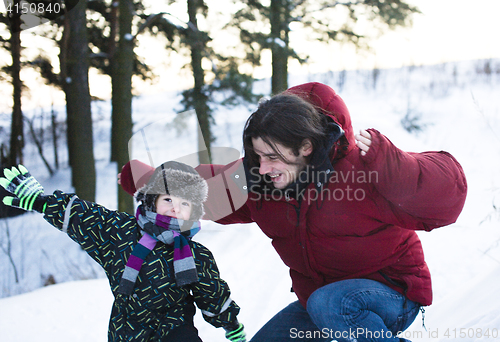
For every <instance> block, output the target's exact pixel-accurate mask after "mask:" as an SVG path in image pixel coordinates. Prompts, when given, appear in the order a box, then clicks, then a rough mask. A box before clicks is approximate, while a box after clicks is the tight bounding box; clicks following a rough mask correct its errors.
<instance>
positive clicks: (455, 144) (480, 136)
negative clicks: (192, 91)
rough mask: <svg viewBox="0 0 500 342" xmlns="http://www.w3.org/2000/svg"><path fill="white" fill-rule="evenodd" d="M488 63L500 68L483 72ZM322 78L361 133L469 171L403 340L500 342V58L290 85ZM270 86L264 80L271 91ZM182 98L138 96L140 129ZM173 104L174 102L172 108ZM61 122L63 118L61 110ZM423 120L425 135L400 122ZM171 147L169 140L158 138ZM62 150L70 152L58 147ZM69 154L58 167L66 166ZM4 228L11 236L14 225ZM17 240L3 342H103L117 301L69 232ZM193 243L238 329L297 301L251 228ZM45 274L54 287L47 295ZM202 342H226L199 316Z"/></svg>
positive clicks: (2, 267)
mask: <svg viewBox="0 0 500 342" xmlns="http://www.w3.org/2000/svg"><path fill="white" fill-rule="evenodd" d="M486 63H490V66H491V69H492V70H493V72H492V73H491V74H489V73H487V72H485V70H486V68H484V66H485V65H486ZM309 81H319V82H324V83H327V84H329V85H331V86H332V87H333V88H334V89H336V91H337V92H338V93H339V94H340V95H341V96H342V98H343V99H344V101H345V102H346V104H347V106H348V108H349V110H350V112H351V115H352V119H353V125H354V128H355V130H359V129H362V128H369V127H374V128H376V129H378V130H379V131H381V132H382V133H383V134H385V135H386V136H387V137H388V138H389V139H390V140H391V141H392V142H394V143H395V144H396V146H398V147H400V148H402V149H404V150H407V151H425V150H446V151H448V152H450V153H451V154H453V155H454V156H455V157H456V158H457V159H458V161H459V162H460V163H461V164H462V166H463V168H464V170H465V174H466V176H467V180H468V185H469V192H468V197H467V201H466V204H465V207H464V210H463V212H462V214H461V216H460V217H459V219H458V220H457V222H456V223H455V224H452V225H450V226H447V227H443V228H440V229H436V230H434V231H432V232H430V233H427V232H419V236H420V238H421V240H422V243H423V246H424V253H425V255H426V260H427V263H428V265H429V268H430V270H431V274H432V277H433V289H434V303H433V305H431V306H429V307H427V308H426V311H425V321H424V323H425V328H424V327H423V325H422V323H423V322H422V316H421V315H419V316H418V317H417V319H416V320H415V322H414V323H413V325H412V326H411V327H410V328H409V329H408V330H407V331H406V332H405V335H404V337H406V338H408V339H410V340H412V341H433V342H435V341H457V340H459V341H464V342H465V341H490V340H497V339H499V338H500V332H499V330H500V297H499V296H498V292H499V291H500V247H499V244H500V234H499V229H498V228H499V221H500V209H498V208H499V207H500V190H499V189H500V180H499V174H500V173H499V171H500V158H499V155H500V144H499V142H500V115H499V111H500V103H499V101H498V87H499V86H500V61H499V60H488V61H484V60H480V61H467V62H456V63H448V64H442V65H435V66H425V67H405V68H401V69H386V70H378V71H373V70H358V71H349V72H344V73H343V72H331V73H327V74H321V75H295V76H293V77H291V79H290V86H293V85H296V84H299V83H303V82H309ZM268 83H269V80H263V81H260V82H258V83H257V85H256V87H257V91H258V92H260V93H266V92H268V90H269V84H268ZM178 100H179V98H178V94H174V93H168V94H157V95H149V96H141V97H136V98H135V99H134V104H133V105H134V121H135V123H136V127H137V128H141V127H145V126H146V125H147V124H148V123H152V122H155V121H156V120H160V119H162V118H163V117H164V116H165V115H167V114H171V113H173V112H174V111H175V110H177V109H178V108H176V106H175V105H172V104H176V103H178ZM166 104H167V105H166ZM93 106H94V107H93V113H94V121H95V128H94V132H95V155H96V160H97V177H98V178H97V182H98V187H97V202H99V203H100V204H103V205H105V206H107V207H109V208H112V209H113V208H115V207H116V187H117V185H116V181H115V179H116V174H117V172H118V170H117V168H116V165H115V164H113V163H109V161H108V155H109V139H108V138H109V128H110V123H109V115H110V114H109V106H110V105H109V102H97V103H94V104H93ZM253 108H254V106H253V105H252V106H250V107H245V106H239V107H236V108H233V109H228V108H217V109H216V110H214V113H216V114H215V115H216V116H215V119H216V122H217V126H216V127H215V128H214V129H215V135H216V136H217V141H216V146H228V147H234V148H236V149H237V150H239V151H241V132H242V129H243V125H244V123H245V120H246V118H247V117H248V115H249V113H250V112H251V111H252V109H253ZM61 115H62V114H61ZM405 115H407V116H408V118H412V117H413V118H415V120H414V121H413V122H414V123H415V122H416V123H417V124H420V125H421V126H422V127H423V129H422V130H421V131H420V132H414V133H409V132H407V131H405V130H404V129H403V128H402V124H401V120H402V119H403V118H404V117H405ZM159 143H161V144H162V145H163V146H165V144H168V143H169V140H168V139H161V141H159ZM60 145H61V146H63V145H64V144H62V143H60ZM26 153H27V158H26V163H25V164H26V166H27V167H28V169H30V170H31V172H32V173H33V174H34V175H35V176H36V177H37V178H38V179H39V180H40V181H41V183H42V184H43V185H44V187H45V189H46V192H51V191H53V190H55V189H56V188H60V189H63V190H66V191H71V188H70V186H69V179H70V177H69V175H70V173H69V169H68V168H67V167H66V166H63V167H61V169H60V170H58V171H57V173H56V175H54V176H53V177H49V176H48V173H47V171H46V170H45V169H44V166H43V164H42V163H41V161H40V158H39V157H38V155H37V152H36V151H35V149H34V148H33V147H31V146H30V145H28V146H27V147H26ZM65 153H66V152H65V151H60V162H61V163H62V165H66V164H67V163H66V160H65V158H66V157H65V156H64V154H65ZM7 227H8V228H7ZM7 229H8V231H9V232H10V240H11V241H12V245H11V248H12V253H11V254H12V256H13V262H14V264H15V265H16V270H17V273H18V277H19V282H18V283H16V282H15V278H14V277H15V276H14V272H13V269H14V268H13V266H12V264H11V263H10V261H9V259H8V258H7V256H6V253H5V252H3V249H2V250H0V272H1V274H2V276H1V278H0V296H1V297H4V298H2V299H0V334H1V340H2V341H5V342H19V341H21V342H23V341H40V342H44V341H50V342H57V341H68V340H71V341H96V342H99V341H102V342H104V341H106V340H107V325H108V318H109V314H110V309H111V303H112V295H111V291H110V290H109V286H108V283H107V280H106V279H105V277H104V274H103V272H102V271H101V270H100V269H99V267H97V266H96V265H95V263H94V262H93V261H92V260H91V259H90V258H88V257H87V256H86V254H85V253H84V252H82V251H81V250H80V249H79V247H78V246H77V245H76V244H75V243H73V242H72V241H71V240H70V239H69V238H68V237H67V236H65V235H64V234H62V233H60V232H59V231H57V230H55V229H53V228H51V227H50V226H49V225H48V224H47V223H46V222H45V221H43V219H42V218H41V215H39V214H36V213H29V214H25V215H22V216H21V217H16V218H10V219H2V220H0V233H1V235H0V245H1V246H2V248H5V247H6V246H7V245H6V241H8V239H7V238H6V232H7ZM197 240H198V241H200V242H201V243H203V244H204V245H206V246H207V247H208V248H209V249H210V250H211V251H212V252H213V254H214V256H215V258H216V260H217V263H218V266H219V269H220V271H221V275H222V277H223V278H224V279H225V280H226V281H227V282H228V284H229V285H230V287H231V290H232V298H233V299H234V300H235V301H236V302H237V303H238V304H239V305H240V306H241V308H242V310H241V313H240V315H239V319H240V321H241V322H242V323H243V324H244V325H245V328H246V331H247V335H248V336H249V337H251V336H252V335H253V334H254V333H255V332H256V331H257V330H258V329H259V328H260V327H261V326H262V325H263V324H264V323H265V322H266V321H267V320H268V319H269V318H271V317H272V316H273V315H274V314H275V313H276V312H278V311H279V310H281V309H282V308H283V307H285V306H286V305H287V304H288V303H290V302H291V301H294V300H295V299H296V298H295V296H294V294H293V293H291V292H290V286H291V283H290V279H289V275H288V270H287V268H286V267H285V266H284V265H283V263H282V261H281V260H280V258H279V256H278V255H277V254H276V253H275V252H274V250H273V248H272V246H271V243H270V240H269V239H268V238H267V237H266V236H264V234H262V232H261V231H260V230H259V228H258V227H257V226H256V225H254V224H245V225H230V226H221V225H218V224H215V223H212V222H207V221H204V222H203V229H202V231H201V232H200V233H199V234H198V235H197ZM49 275H53V276H54V278H55V280H56V282H57V284H55V285H51V286H46V287H42V285H43V282H44V281H45V280H46V279H47V277H48V276H49ZM195 321H196V326H197V327H198V329H199V331H200V336H201V337H202V339H203V340H204V341H214V342H217V341H224V340H225V339H224V333H223V331H222V329H215V328H214V327H212V326H211V325H209V324H208V323H206V322H204V321H203V319H202V317H200V316H199V315H197V316H196V319H195Z"/></svg>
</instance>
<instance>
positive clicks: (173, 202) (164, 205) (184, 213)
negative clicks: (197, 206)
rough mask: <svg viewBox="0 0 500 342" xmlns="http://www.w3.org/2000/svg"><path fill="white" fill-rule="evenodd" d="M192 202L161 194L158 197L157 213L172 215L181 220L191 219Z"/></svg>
mask: <svg viewBox="0 0 500 342" xmlns="http://www.w3.org/2000/svg"><path fill="white" fill-rule="evenodd" d="M191 211H192V203H191V201H187V200H185V199H183V198H180V197H175V196H170V195H159V196H158V198H157V199H156V213H157V214H160V215H164V216H172V217H175V218H177V219H180V220H189V218H190V217H191Z"/></svg>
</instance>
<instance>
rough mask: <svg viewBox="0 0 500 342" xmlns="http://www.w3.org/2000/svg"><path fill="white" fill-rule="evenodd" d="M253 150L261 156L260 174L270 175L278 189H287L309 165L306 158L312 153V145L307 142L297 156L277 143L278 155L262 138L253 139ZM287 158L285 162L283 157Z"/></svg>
mask: <svg viewBox="0 0 500 342" xmlns="http://www.w3.org/2000/svg"><path fill="white" fill-rule="evenodd" d="M252 144H253V149H254V151H255V153H256V154H257V155H258V156H259V162H260V167H259V173H260V174H261V175H268V176H269V177H270V178H271V181H272V182H273V185H274V187H275V188H276V189H285V188H286V187H287V186H288V185H290V184H292V183H293V182H294V181H295V180H296V179H297V177H298V175H299V173H300V171H302V170H304V168H305V167H306V165H307V161H306V157H307V156H308V155H309V154H311V152H312V145H311V144H310V143H309V142H307V141H306V142H305V143H304V144H303V146H302V147H301V148H300V149H299V155H298V156H296V155H295V154H294V153H293V151H292V149H290V148H288V147H285V146H283V145H281V144H278V143H276V144H275V148H276V149H277V150H278V152H279V153H277V152H276V151H275V150H274V149H273V148H272V147H271V146H270V145H269V144H267V143H266V142H264V140H262V139H261V138H260V137H259V138H252ZM280 154H281V156H283V157H284V158H285V160H286V161H283V159H282V158H281V156H280Z"/></svg>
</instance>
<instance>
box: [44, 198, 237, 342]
mask: <svg viewBox="0 0 500 342" xmlns="http://www.w3.org/2000/svg"><path fill="white" fill-rule="evenodd" d="M47 204H48V205H47V208H46V210H45V216H44V218H45V219H46V220H47V221H48V222H49V223H50V224H52V225H53V226H55V227H56V228H58V229H60V230H62V231H66V232H67V233H68V235H69V237H70V238H71V239H73V240H74V241H76V242H77V243H79V244H80V246H81V247H82V248H83V249H84V250H85V251H86V252H87V253H88V254H89V255H90V256H91V257H92V258H93V259H94V260H95V261H96V262H97V263H99V264H100V265H101V266H102V267H103V269H104V271H105V273H106V275H107V277H108V279H109V283H110V286H111V290H112V292H113V294H114V296H115V301H114V303H113V308H112V312H111V318H110V323H109V332H108V339H109V341H134V342H135V341H141V342H142V341H148V342H152V341H161V339H162V338H164V337H165V336H166V335H167V334H168V332H169V330H171V329H172V328H174V327H176V326H180V325H182V324H184V323H185V322H186V320H189V319H190V317H185V312H190V311H191V310H192V309H193V302H194V303H195V304H196V306H198V308H200V310H202V313H203V317H204V318H205V320H206V321H207V322H209V323H210V324H212V325H213V326H215V327H223V326H226V325H228V324H231V323H232V322H234V321H235V320H236V315H237V314H238V313H239V306H238V305H237V304H236V303H235V302H233V301H232V300H231V299H230V291H229V287H228V285H227V284H226V282H225V281H224V280H222V279H221V278H220V277H219V271H218V268H217V265H216V263H215V260H214V258H213V256H212V254H211V252H210V251H209V250H208V249H207V248H206V247H204V246H203V245H201V244H199V243H197V242H194V241H190V242H189V244H190V246H191V249H192V252H193V255H194V257H195V260H196V268H197V270H198V276H199V282H197V283H195V284H191V285H187V286H183V287H178V286H177V285H176V284H175V277H174V267H173V256H174V249H173V246H170V245H166V244H163V243H161V242H159V243H157V245H156V247H155V248H154V249H153V250H152V251H151V252H150V253H149V254H148V256H147V257H146V260H145V262H144V265H142V267H141V270H140V273H139V276H138V278H137V283H136V286H135V288H134V292H133V293H132V295H130V296H126V295H122V294H119V293H117V289H118V285H119V283H120V279H121V276H122V273H123V271H124V269H125V265H126V262H127V260H128V258H129V256H130V254H131V252H132V249H133V247H134V246H135V245H136V244H137V243H138V241H139V239H140V238H141V237H142V235H141V231H140V227H139V225H138V224H137V221H136V219H135V218H134V217H133V216H132V215H129V214H127V213H120V212H117V211H112V210H108V209H106V208H104V207H102V206H100V205H98V204H96V203H92V202H87V201H84V200H81V199H78V198H77V197H76V196H75V195H74V194H65V193H63V192H61V191H56V192H54V194H53V195H52V196H50V197H49V199H48V202H47ZM68 207H70V208H68ZM67 208H68V209H69V210H67Z"/></svg>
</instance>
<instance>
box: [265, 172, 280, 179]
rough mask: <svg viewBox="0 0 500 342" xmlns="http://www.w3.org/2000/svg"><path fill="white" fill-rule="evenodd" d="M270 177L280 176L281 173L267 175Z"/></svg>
mask: <svg viewBox="0 0 500 342" xmlns="http://www.w3.org/2000/svg"><path fill="white" fill-rule="evenodd" d="M268 176H269V177H270V178H271V179H276V178H278V177H279V176H281V173H278V174H275V175H268Z"/></svg>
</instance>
